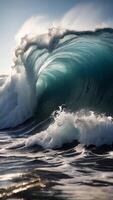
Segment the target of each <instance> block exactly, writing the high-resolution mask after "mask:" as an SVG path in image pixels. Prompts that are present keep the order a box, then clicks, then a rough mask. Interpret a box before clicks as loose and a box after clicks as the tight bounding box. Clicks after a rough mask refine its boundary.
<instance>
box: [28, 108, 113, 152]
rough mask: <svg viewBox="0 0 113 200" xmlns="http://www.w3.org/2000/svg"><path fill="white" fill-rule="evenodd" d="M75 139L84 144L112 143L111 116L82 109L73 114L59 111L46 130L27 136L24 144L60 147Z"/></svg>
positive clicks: (112, 125)
mask: <svg viewBox="0 0 113 200" xmlns="http://www.w3.org/2000/svg"><path fill="white" fill-rule="evenodd" d="M76 139H77V140H78V141H79V142H80V143H81V144H84V145H90V144H95V145H97V146H99V145H103V144H112V142H113V119H112V117H110V116H109V117H106V116H105V115H97V114H95V113H94V112H93V111H89V112H86V111H83V110H82V111H79V112H77V113H75V114H73V113H69V112H68V113H67V112H65V111H61V112H60V113H58V114H57V116H56V117H55V121H54V123H53V124H51V125H50V126H49V127H48V129H47V130H45V131H42V132H40V133H38V134H36V135H34V136H31V137H29V138H28V139H27V140H26V142H25V144H26V146H27V147H30V146H33V145H41V146H42V147H43V148H60V147H62V145H63V144H67V143H71V142H72V141H74V140H76Z"/></svg>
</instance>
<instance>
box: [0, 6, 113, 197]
mask: <svg viewBox="0 0 113 200" xmlns="http://www.w3.org/2000/svg"><path fill="white" fill-rule="evenodd" d="M97 8H98V9H97ZM105 9H106V12H105ZM108 10H109V14H110V12H111V9H110V7H109V6H108V7H106V4H105V5H103V6H101V3H99V4H98V6H97V5H96V4H95V3H79V4H78V5H77V6H76V7H74V8H72V10H70V11H69V12H67V13H66V14H65V15H64V16H63V17H62V18H61V19H57V20H55V21H53V22H52V21H51V20H49V18H48V19H47V18H46V17H42V16H33V17H32V18H31V19H29V20H28V21H27V22H25V23H24V24H23V26H22V28H21V29H20V30H19V32H18V34H17V35H16V40H17V46H16V48H15V51H14V58H13V65H12V67H11V73H10V74H9V75H4V76H3V75H1V76H0V130H1V131H0V198H1V199H18V200H21V199H23V200H29V199H32V200H34V199H36V198H39V199H45V198H46V199H49V200H50V199H54V200H56V199H75V198H76V199H79V200H80V199H87V200H91V199H92V200H93V199H99V200H101V199H102V200H104V199H112V198H113V195H112V192H110V191H112V189H113V181H112V173H113V170H112V162H113V160H112V159H113V158H112V157H113V103H112V99H113V78H112V77H113V29H112V18H109V14H108ZM72 22H73V23H72Z"/></svg>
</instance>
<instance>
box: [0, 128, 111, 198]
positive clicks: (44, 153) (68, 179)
mask: <svg viewBox="0 0 113 200" xmlns="http://www.w3.org/2000/svg"><path fill="white" fill-rule="evenodd" d="M15 131H16V130H13V131H12V134H11V132H9V131H6V132H1V134H0V199H3V200H5V199H7V200H36V199H37V200H38V199H40V200H41V199H43V200H45V199H48V200H66V199H73V200H75V199H77V200H80V199H83V200H84V199H87V200H95V199H99V200H107V199H109V200H110V199H113V193H112V191H113V149H112V147H107V146H102V147H99V148H95V147H94V146H92V147H90V148H89V149H88V148H84V147H83V146H82V145H80V144H79V145H77V146H76V145H75V144H74V143H73V144H72V145H70V146H68V147H66V146H65V147H64V148H62V149H60V150H43V149H40V148H38V147H33V148H24V147H22V146H21V145H19V144H20V143H22V140H23V139H24V138H25V137H26V134H25V135H23V137H21V136H20V134H19V135H18V137H17V136H16V138H15V136H14V134H15ZM19 131H21V128H20V130H18V131H17V132H19ZM24 131H25V130H24V129H23V130H22V132H24Z"/></svg>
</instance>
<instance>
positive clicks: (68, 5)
mask: <svg viewBox="0 0 113 200" xmlns="http://www.w3.org/2000/svg"><path fill="white" fill-rule="evenodd" d="M91 2H92V3H94V2H95V5H97V9H96V7H94V12H93V15H92V11H91V6H89V7H88V6H86V5H88V3H89V4H91ZM82 3H83V6H82V7H80V6H79V9H78V12H77V9H76V7H77V5H78V4H82ZM98 5H99V6H100V13H101V17H100V18H105V19H107V22H109V21H110V20H111V21H112V19H113V12H112V10H113V0H0V26H1V27H0V44H1V45H0V74H3V73H8V72H9V69H10V66H11V65H12V52H13V49H14V46H15V36H16V35H17V33H18V31H19V29H20V28H21V27H22V25H23V24H24V23H25V22H26V21H27V20H29V19H30V18H31V17H32V16H47V17H49V19H50V20H51V21H52V20H53V21H54V20H56V19H60V18H62V17H63V16H66V17H65V18H64V21H65V23H66V21H68V18H70V19H71V21H69V22H68V24H70V23H73V18H72V14H73V13H74V14H75V12H76V15H74V17H75V18H77V15H80V16H79V18H80V20H82V21H83V18H85V16H86V14H84V9H87V8H88V9H89V10H88V16H87V18H90V17H91V18H92V19H94V18H95V16H96V12H97V10H98ZM102 7H103V12H101V8H102ZM70 10H71V12H70ZM80 11H81V12H80ZM70 16H71V17H70ZM92 16H93V17H92ZM97 16H98V13H97ZM99 16H100V15H99ZM87 18H86V20H88V19H87ZM98 18H99V17H98ZM101 21H102V19H101ZM77 23H79V21H77ZM79 24H80V23H79ZM83 25H84V24H83V22H81V26H83Z"/></svg>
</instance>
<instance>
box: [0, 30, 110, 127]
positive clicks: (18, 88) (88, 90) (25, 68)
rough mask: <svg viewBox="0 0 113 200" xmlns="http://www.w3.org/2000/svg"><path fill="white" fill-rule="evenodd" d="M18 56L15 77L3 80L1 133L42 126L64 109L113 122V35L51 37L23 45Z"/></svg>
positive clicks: (69, 33) (72, 33)
mask: <svg viewBox="0 0 113 200" xmlns="http://www.w3.org/2000/svg"><path fill="white" fill-rule="evenodd" d="M47 37H48V38H49V42H48V43H46V42H45V38H47ZM37 38H38V39H37ZM25 39H26V38H25ZM15 55H16V59H15V64H14V67H13V69H12V74H11V76H10V77H8V78H7V79H6V78H5V80H4V81H3V80H2V78H1V90H0V115H1V120H0V128H7V127H15V126H17V125H18V124H22V123H23V122H25V121H26V120H27V119H29V118H31V117H35V118H36V119H37V121H42V120H44V119H46V118H48V117H49V116H50V115H51V114H52V113H53V112H54V111H55V110H57V108H58V106H61V105H62V104H63V105H65V108H66V109H67V110H69V111H70V112H76V111H78V110H80V109H88V110H93V111H95V112H96V113H105V114H107V115H111V116H112V114H113V103H112V99H113V29H110V28H107V29H98V30H96V31H94V32H92V31H86V32H76V31H69V30H66V31H64V32H63V33H62V34H61V33H59V34H58V33H57V34H54V35H49V33H47V34H44V35H42V36H39V37H36V39H34V40H29V41H27V43H26V45H25V46H22V41H21V44H20V46H19V47H17V49H16V51H15ZM7 102H8V103H7ZM4 105H5V106H4Z"/></svg>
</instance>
